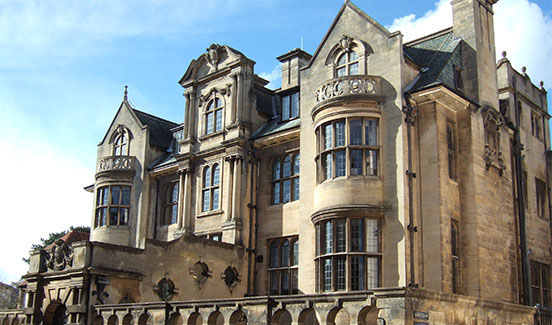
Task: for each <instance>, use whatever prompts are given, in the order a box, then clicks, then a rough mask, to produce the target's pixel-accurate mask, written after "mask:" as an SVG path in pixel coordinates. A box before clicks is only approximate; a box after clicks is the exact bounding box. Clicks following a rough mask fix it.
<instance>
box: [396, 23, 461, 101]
mask: <svg viewBox="0 0 552 325" xmlns="http://www.w3.org/2000/svg"><path fill="white" fill-rule="evenodd" d="M460 42H461V39H460V38H454V35H453V33H452V28H448V29H445V30H442V31H440V32H437V33H434V34H431V35H428V36H426V37H424V38H421V39H419V40H415V41H412V42H409V43H406V44H405V45H404V54H405V56H406V57H407V58H409V59H410V60H412V61H413V62H414V63H416V64H417V65H419V66H420V67H421V68H422V72H421V75H420V76H419V79H418V80H417V81H416V83H415V84H414V85H413V87H412V88H411V89H410V91H416V90H419V89H422V88H427V87H430V86H434V85H438V84H444V85H446V86H448V87H450V88H451V89H454V88H455V87H454V65H456V66H458V67H461V66H462V58H461V47H460Z"/></svg>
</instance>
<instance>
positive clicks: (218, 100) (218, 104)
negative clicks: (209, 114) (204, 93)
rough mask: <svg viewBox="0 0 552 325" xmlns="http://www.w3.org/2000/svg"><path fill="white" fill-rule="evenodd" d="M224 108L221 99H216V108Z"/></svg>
mask: <svg viewBox="0 0 552 325" xmlns="http://www.w3.org/2000/svg"><path fill="white" fill-rule="evenodd" d="M221 106H222V101H221V100H220V98H215V107H221Z"/></svg>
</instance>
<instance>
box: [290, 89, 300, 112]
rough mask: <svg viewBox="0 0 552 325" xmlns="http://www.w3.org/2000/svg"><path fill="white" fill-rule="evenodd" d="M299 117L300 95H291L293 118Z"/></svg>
mask: <svg viewBox="0 0 552 325" xmlns="http://www.w3.org/2000/svg"><path fill="white" fill-rule="evenodd" d="M298 116H299V93H293V94H291V118H294V117H298Z"/></svg>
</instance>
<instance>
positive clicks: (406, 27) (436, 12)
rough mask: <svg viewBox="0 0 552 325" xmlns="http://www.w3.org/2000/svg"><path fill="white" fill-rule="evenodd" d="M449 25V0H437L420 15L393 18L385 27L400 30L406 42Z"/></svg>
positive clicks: (450, 14) (450, 13)
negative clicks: (433, 5)
mask: <svg viewBox="0 0 552 325" xmlns="http://www.w3.org/2000/svg"><path fill="white" fill-rule="evenodd" d="M450 26H452V8H451V5H450V0H439V1H438V2H436V3H435V8H433V9H431V10H429V11H427V12H426V13H425V14H424V15H423V16H422V17H420V18H416V15H414V14H410V15H406V16H404V17H400V18H395V19H394V20H393V23H392V24H391V26H387V29H389V30H390V31H396V30H400V31H401V33H402V34H403V35H404V41H405V42H407V41H410V40H414V39H417V38H420V37H422V36H426V35H428V34H431V33H434V32H437V31H439V30H441V29H445V28H447V27H450Z"/></svg>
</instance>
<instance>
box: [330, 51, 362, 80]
mask: <svg viewBox="0 0 552 325" xmlns="http://www.w3.org/2000/svg"><path fill="white" fill-rule="evenodd" d="M335 74H336V76H337V77H345V76H353V75H357V74H359V60H358V54H357V53H356V52H355V51H352V50H351V51H349V52H344V53H343V54H341V55H340V56H339V58H338V59H337V63H336V67H335Z"/></svg>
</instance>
